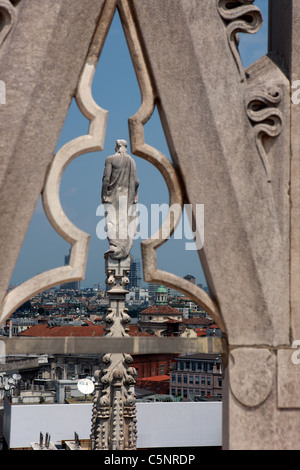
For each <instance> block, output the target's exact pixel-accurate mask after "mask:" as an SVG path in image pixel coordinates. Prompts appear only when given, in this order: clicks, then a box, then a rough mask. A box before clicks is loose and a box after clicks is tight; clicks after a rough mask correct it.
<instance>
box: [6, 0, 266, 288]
mask: <svg viewBox="0 0 300 470" xmlns="http://www.w3.org/2000/svg"><path fill="white" fill-rule="evenodd" d="M256 4H257V6H258V7H260V8H261V10H262V13H263V16H264V19H265V21H264V25H263V27H262V29H261V31H260V32H259V33H257V34H256V35H255V36H251V35H241V37H240V51H241V56H242V60H243V63H244V66H245V67H247V66H249V65H250V64H251V63H253V62H254V61H256V60H257V59H259V58H260V57H261V56H263V55H264V54H265V53H266V51H267V6H266V2H263V0H258V1H257V2H256ZM92 91H93V96H94V99H95V101H96V102H97V103H98V104H99V105H100V106H101V107H102V108H104V109H107V110H108V111H109V116H108V126H107V132H106V137H105V145H104V150H103V151H102V152H94V153H90V154H86V155H81V156H79V157H78V158H76V159H75V160H74V161H73V162H72V163H71V164H70V165H69V167H67V168H66V170H65V173H64V175H63V178H62V183H61V191H60V196H61V202H62V207H63V209H64V211H65V213H66V215H67V216H68V217H69V218H70V220H71V221H72V222H73V223H74V224H75V225H77V226H78V227H79V228H81V229H82V230H84V231H85V232H87V233H89V234H90V236H91V239H90V247H89V255H88V262H87V269H86V277H85V280H84V281H82V282H81V286H82V287H92V286H93V285H96V284H98V283H100V285H101V288H103V286H104V281H105V270H104V258H103V255H104V252H105V251H106V250H107V246H108V244H107V241H106V240H99V238H98V237H97V235H96V226H97V223H98V222H99V220H100V219H99V217H97V215H96V210H97V207H98V206H99V204H101V200H100V193H101V180H102V173H103V168H104V161H105V158H106V157H108V156H109V155H111V154H113V153H114V147H115V140H116V139H118V138H125V139H126V140H127V141H128V143H129V153H130V154H131V155H132V153H131V149H130V139H129V132H128V118H129V117H130V116H132V115H133V114H135V113H136V111H137V110H138V109H139V106H140V101H141V100H140V92H139V88H138V84H137V80H136V77H135V72H134V69H133V66H132V62H131V59H130V56H129V52H128V48H127V44H126V41H125V37H124V33H123V31H122V27H121V23H120V20H119V17H118V15H116V16H115V18H114V20H113V23H112V25H111V28H110V31H109V33H108V37H107V40H106V43H105V45H104V48H103V52H102V54H101V57H100V60H99V64H98V67H97V71H96V74H95V77H94V82H93V86H92ZM87 130H88V121H87V120H86V119H85V118H84V117H83V116H82V115H81V113H80V111H79V110H78V108H77V105H76V103H75V101H74V100H73V101H72V103H71V106H70V110H69V113H68V115H67V118H66V122H65V125H64V127H63V129H62V132H61V136H60V138H59V140H58V143H57V150H58V149H59V148H61V147H62V145H64V144H65V143H66V142H68V141H70V140H71V139H73V138H75V137H78V136H79V135H83V134H85V133H86V132H87ZM145 140H146V142H148V143H149V144H150V145H152V146H154V147H156V148H158V149H159V150H160V151H161V152H162V153H164V154H165V155H166V156H167V157H168V158H171V157H170V154H169V150H168V146H167V143H166V140H165V137H164V133H163V129H162V126H161V123H160V119H159V114H158V111H157V109H156V110H155V112H154V114H153V116H152V117H151V119H150V120H149V122H148V123H147V124H146V126H145ZM133 157H134V159H135V162H136V165H137V171H138V177H139V179H140V189H139V202H140V203H142V204H145V206H146V207H150V205H151V204H168V203H169V197H168V191H167V186H166V184H165V182H164V179H163V177H162V176H161V174H160V173H159V172H158V170H157V169H156V168H155V167H154V166H152V165H151V164H150V163H148V162H146V161H144V160H143V159H141V158H139V157H135V156H134V155H133ZM153 188H155V191H153ZM205 216H209V215H207V214H205ZM204 220H205V219H204ZM185 242H186V240H184V239H183V240H175V239H174V238H171V239H170V240H169V241H168V242H166V243H165V244H164V245H163V246H162V247H161V248H159V249H158V250H157V262H158V267H159V268H160V269H164V270H166V271H169V272H173V273H174V274H177V275H179V276H181V277H183V276H184V275H186V274H188V273H189V274H192V275H193V276H195V278H196V282H197V283H201V284H204V285H206V281H205V276H204V274H203V272H202V269H201V265H200V261H199V258H198V255H197V252H196V251H187V250H185V246H184V243H185ZM69 248H70V245H69V244H68V243H67V242H66V241H65V240H63V239H62V238H61V237H60V236H59V235H58V234H57V233H56V232H55V230H54V229H53V228H52V227H51V225H50V223H49V222H48V221H47V219H46V216H45V214H44V211H43V207H42V203H41V198H40V200H39V201H38V203H37V207H36V210H35V213H34V215H33V218H32V221H31V224H30V226H29V229H28V233H27V235H26V238H25V240H24V244H23V247H22V249H21V252H20V255H19V259H18V261H17V263H16V267H15V269H14V272H13V275H12V278H11V284H12V285H16V284H20V283H22V282H24V281H26V280H27V279H29V278H31V277H33V276H35V275H36V274H38V273H40V272H43V271H45V270H48V269H51V268H53V267H57V266H62V265H63V264H64V257H65V256H66V255H67V254H68V252H69ZM132 254H133V255H134V256H135V257H136V258H137V259H140V260H141V261H142V259H141V253H140V240H137V241H135V242H134V245H133V249H132Z"/></svg>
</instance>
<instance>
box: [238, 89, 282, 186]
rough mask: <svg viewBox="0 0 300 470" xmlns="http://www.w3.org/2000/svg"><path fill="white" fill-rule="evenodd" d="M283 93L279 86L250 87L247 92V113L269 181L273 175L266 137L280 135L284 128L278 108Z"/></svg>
mask: <svg viewBox="0 0 300 470" xmlns="http://www.w3.org/2000/svg"><path fill="white" fill-rule="evenodd" d="M281 99H282V93H281V90H280V88H279V87H275V86H273V87H266V88H265V89H261V90H260V89H257V88H254V89H252V90H251V89H250V90H248V91H247V94H246V109H247V115H248V117H249V119H250V121H251V122H252V124H253V129H254V133H255V143H256V146H257V150H258V153H259V155H260V158H261V161H262V163H263V166H264V169H265V172H266V176H267V179H268V182H271V180H272V175H271V171H270V165H269V162H268V157H267V154H266V150H265V145H264V139H265V138H266V137H269V138H275V137H278V136H279V135H280V133H281V130H282V119H283V118H282V113H281V111H280V110H279V109H278V108H276V105H278V103H280V101H281Z"/></svg>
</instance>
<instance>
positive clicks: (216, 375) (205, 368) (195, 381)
mask: <svg viewBox="0 0 300 470" xmlns="http://www.w3.org/2000/svg"><path fill="white" fill-rule="evenodd" d="M175 360H176V362H177V366H176V370H173V371H171V373H170V394H171V395H174V396H180V397H182V400H183V401H190V400H192V401H197V400H201V399H207V398H215V399H221V398H222V359H221V355H220V354H202V353H197V354H189V355H183V356H180V357H177V358H176V359H175Z"/></svg>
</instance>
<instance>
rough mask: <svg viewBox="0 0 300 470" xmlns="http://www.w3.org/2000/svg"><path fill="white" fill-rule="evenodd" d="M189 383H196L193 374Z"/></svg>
mask: <svg viewBox="0 0 300 470" xmlns="http://www.w3.org/2000/svg"><path fill="white" fill-rule="evenodd" d="M189 384H190V385H193V384H194V376H193V375H190V378H189Z"/></svg>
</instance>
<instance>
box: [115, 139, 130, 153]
mask: <svg viewBox="0 0 300 470" xmlns="http://www.w3.org/2000/svg"><path fill="white" fill-rule="evenodd" d="M127 145H128V144H127V142H126V140H124V139H118V140H117V141H116V152H120V151H122V150H123V151H126V150H127Z"/></svg>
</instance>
